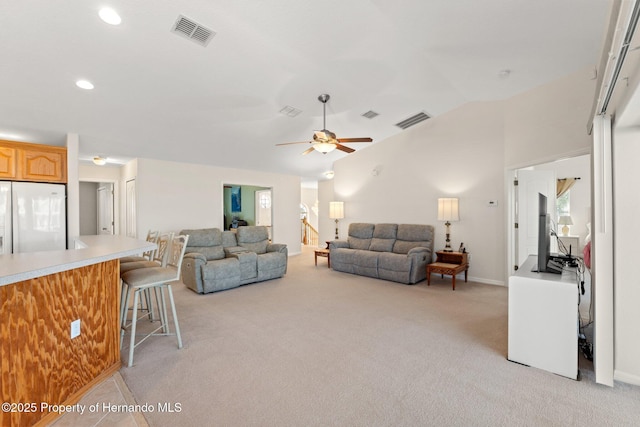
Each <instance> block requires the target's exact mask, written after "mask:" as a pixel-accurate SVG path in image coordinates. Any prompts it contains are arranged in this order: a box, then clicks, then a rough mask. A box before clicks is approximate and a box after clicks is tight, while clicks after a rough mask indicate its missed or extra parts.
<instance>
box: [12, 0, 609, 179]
mask: <svg viewBox="0 0 640 427" xmlns="http://www.w3.org/2000/svg"><path fill="white" fill-rule="evenodd" d="M103 6H109V7H111V8H113V9H114V10H116V11H117V12H118V13H119V15H120V16H121V18H122V22H121V24H120V25H117V26H114V25H109V24H107V23H105V22H103V21H102V20H101V19H100V18H99V16H98V12H99V10H100V8H101V7H103ZM609 9H610V1H608V0H536V1H531V0H455V1H452V0H394V1H391V0H323V1H318V0H313V1H312V0H264V1H255V0H253V1H250V0H233V1H232V0H189V1H187V0H172V1H169V0H135V1H131V0H107V1H94V0H65V1H51V0H21V1H2V2H0V47H1V49H0V52H1V53H2V55H1V58H2V61H1V62H0V99H1V101H0V139H14V140H24V141H29V142H36V143H44V144H53V145H64V141H65V135H66V134H67V133H68V132H73V133H78V134H79V136H80V156H81V158H82V159H90V158H92V157H93V156H95V155H102V156H106V157H108V158H109V159H110V161H112V162H123V161H126V160H127V159H131V158H135V157H144V158H156V159H164V160H175V161H182V162H191V163H203V164H211V165H217V166H226V167H235V168H243V169H255V170H263V171H270V172H280V173H288V174H295V175H299V176H301V177H303V178H304V179H305V180H315V179H322V178H323V172H325V171H327V170H330V169H332V164H333V162H334V161H336V160H337V159H340V158H341V157H343V156H346V155H349V154H346V153H343V152H340V151H333V152H331V153H328V154H321V153H319V152H312V153H310V154H308V155H305V156H302V155H301V153H302V152H303V151H304V150H305V149H307V148H308V147H309V146H307V145H305V144H298V145H288V146H280V147H276V144H278V143H283V142H292V141H310V140H311V138H312V135H313V131H314V130H319V129H322V104H321V103H320V102H319V101H318V99H317V98H318V95H320V94H323V93H327V94H330V95H331V99H330V101H329V103H328V104H327V118H326V122H327V128H328V129H330V130H331V131H333V132H335V133H336V134H337V136H338V138H342V137H365V136H369V137H372V138H373V140H374V142H373V143H374V144H375V143H384V140H385V139H386V138H388V137H390V136H392V135H394V134H397V133H399V132H402V131H403V130H402V129H401V128H399V127H397V126H396V125H395V124H396V123H398V122H401V121H402V120H405V119H407V118H408V117H411V116H413V115H415V114H417V113H421V112H423V113H426V114H428V115H430V116H438V115H439V114H443V113H445V112H447V111H450V110H452V109H454V108H456V107H457V106H460V105H462V104H464V103H467V102H470V101H475V100H493V99H503V98H507V97H510V96H513V95H515V94H517V93H520V92H522V91H525V90H528V89H530V88H532V87H535V86H538V85H541V84H544V83H546V82H548V81H551V80H553V79H556V78H559V77H562V76H565V75H567V74H570V73H572V72H574V71H577V70H580V69H584V67H588V66H593V67H594V68H595V66H596V63H597V61H598V59H599V55H600V50H601V47H602V39H603V35H604V31H605V25H606V23H607V21H608V15H609ZM180 15H182V16H185V17H187V18H188V19H190V20H192V21H195V22H196V23H198V24H200V25H202V26H203V27H205V28H208V29H210V30H212V31H214V32H215V35H214V36H213V38H212V39H211V40H210V41H209V42H208V44H207V45H206V46H203V45H202V44H199V43H197V42H194V41H193V40H192V39H189V38H187V37H183V36H180V35H178V34H176V33H174V32H172V30H173V28H174V24H175V23H176V21H177V19H178V17H179V16H180ZM80 79H86V80H89V81H91V82H92V83H93V84H94V86H95V87H94V89H93V90H83V89H80V88H78V87H77V86H76V84H75V83H76V81H77V80H80ZM287 106H289V107H293V108H295V109H297V110H300V111H301V112H300V114H298V115H297V116H295V117H290V116H288V115H286V114H283V113H281V110H282V109H283V108H284V107H287ZM368 111H374V112H376V113H378V115H377V116H376V117H374V118H372V119H369V118H366V117H363V116H362V114H363V113H366V112H368ZM417 126H419V125H417ZM347 145H349V146H351V147H352V148H356V149H366V146H367V145H370V144H366V143H360V144H347ZM352 155H353V154H352Z"/></svg>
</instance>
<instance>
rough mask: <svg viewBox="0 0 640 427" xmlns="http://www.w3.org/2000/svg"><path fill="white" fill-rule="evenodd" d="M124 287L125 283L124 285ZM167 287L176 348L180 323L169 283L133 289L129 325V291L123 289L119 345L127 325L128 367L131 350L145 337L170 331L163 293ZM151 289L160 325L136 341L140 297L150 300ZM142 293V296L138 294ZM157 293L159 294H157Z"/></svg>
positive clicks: (130, 361) (168, 333) (169, 332)
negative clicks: (128, 336)
mask: <svg viewBox="0 0 640 427" xmlns="http://www.w3.org/2000/svg"><path fill="white" fill-rule="evenodd" d="M125 287H126V285H125ZM165 287H166V288H167V291H168V293H169V304H170V305H171V315H172V316H173V325H174V327H175V335H176V338H177V341H178V348H182V336H181V335H180V324H179V323H178V314H177V312H176V305H175V300H174V298H173V291H172V289H171V285H169V284H168V283H167V284H163V285H161V286H153V287H152V288H142V289H135V290H134V291H133V305H132V308H131V309H132V317H131V323H130V324H129V325H127V323H126V322H127V311H128V304H129V295H130V292H129V291H128V290H125V291H124V297H123V298H124V299H123V307H124V309H121V314H120V316H121V318H120V323H121V332H120V346H121V347H122V342H123V340H124V333H125V329H126V328H127V326H129V327H130V333H131V338H130V339H129V360H128V364H127V366H128V367H132V366H133V352H134V350H135V348H136V347H137V346H138V345H140V344H141V343H142V342H143V341H144V340H146V339H147V338H149V337H150V336H153V335H170V334H171V331H170V329H169V321H168V317H167V304H166V300H165V295H164V288H165ZM152 289H153V294H154V296H155V299H156V304H157V307H158V314H159V315H160V323H161V324H160V326H158V327H157V328H155V329H154V330H153V331H151V332H149V333H145V334H144V336H143V337H142V338H141V339H140V340H139V341H138V342H136V328H137V321H138V306H139V303H140V299H141V298H147V299H148V300H149V302H150V301H151V296H150V295H149V294H150V292H148V291H151V290H152ZM141 293H142V294H143V295H142V296H141V295H140V294H141ZM158 293H159V295H158ZM160 330H161V331H162V333H156V332H158V331H160Z"/></svg>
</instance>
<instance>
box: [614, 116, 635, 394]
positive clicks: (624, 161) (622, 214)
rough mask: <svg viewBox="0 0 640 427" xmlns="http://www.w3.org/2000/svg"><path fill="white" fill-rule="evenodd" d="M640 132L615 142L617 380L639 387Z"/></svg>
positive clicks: (625, 132) (620, 134)
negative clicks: (639, 241)
mask: <svg viewBox="0 0 640 427" xmlns="http://www.w3.org/2000/svg"><path fill="white" fill-rule="evenodd" d="M638 140H640V128H638V127H635V128H625V129H617V130H616V131H615V134H614V140H613V182H614V189H613V191H614V199H613V200H614V217H613V223H614V278H615V282H614V283H615V292H614V306H615V314H614V316H615V318H614V322H615V336H614V342H615V352H614V354H615V371H614V378H615V379H617V380H621V381H625V382H629V383H632V384H636V385H640V339H639V338H640V334H639V333H638V328H639V327H640V310H638V306H639V305H640V280H639V279H638V270H637V269H636V268H635V261H637V260H639V259H640V245H639V244H638V240H639V237H640V221H638V217H640V197H638V183H640V168H639V167H638V159H640V144H638Z"/></svg>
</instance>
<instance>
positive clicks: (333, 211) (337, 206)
mask: <svg viewBox="0 0 640 427" xmlns="http://www.w3.org/2000/svg"><path fill="white" fill-rule="evenodd" d="M329 218H331V219H335V220H336V240H338V220H339V219H342V218H344V202H329Z"/></svg>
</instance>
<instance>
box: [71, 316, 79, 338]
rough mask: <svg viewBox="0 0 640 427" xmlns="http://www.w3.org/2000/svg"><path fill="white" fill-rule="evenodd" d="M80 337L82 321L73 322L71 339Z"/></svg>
mask: <svg viewBox="0 0 640 427" xmlns="http://www.w3.org/2000/svg"><path fill="white" fill-rule="evenodd" d="M79 335H80V319H77V320H74V321H73V322H71V339H74V338H75V337H77V336H79Z"/></svg>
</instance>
